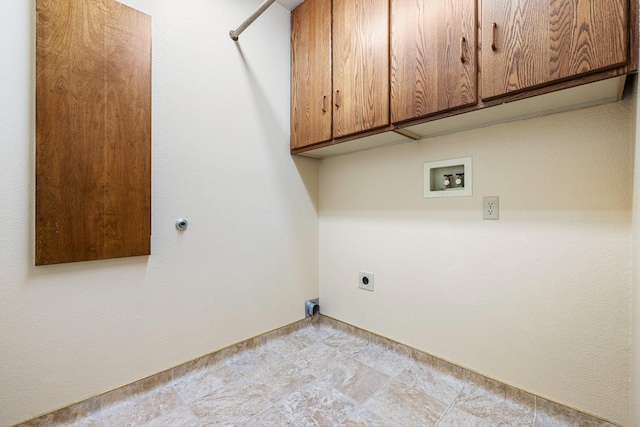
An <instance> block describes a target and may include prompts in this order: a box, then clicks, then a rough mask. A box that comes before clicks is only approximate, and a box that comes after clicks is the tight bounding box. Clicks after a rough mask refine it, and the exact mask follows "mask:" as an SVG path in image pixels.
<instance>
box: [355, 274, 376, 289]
mask: <svg viewBox="0 0 640 427" xmlns="http://www.w3.org/2000/svg"><path fill="white" fill-rule="evenodd" d="M358 287H359V288H360V289H366V290H367V291H372V292H373V273H369V272H367V271H358Z"/></svg>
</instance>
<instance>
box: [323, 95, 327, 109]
mask: <svg viewBox="0 0 640 427" xmlns="http://www.w3.org/2000/svg"><path fill="white" fill-rule="evenodd" d="M322 112H323V113H326V112H327V97H326V95H325V96H323V97H322Z"/></svg>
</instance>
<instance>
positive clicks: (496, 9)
mask: <svg viewBox="0 0 640 427" xmlns="http://www.w3.org/2000/svg"><path fill="white" fill-rule="evenodd" d="M628 9H629V1H628V0H510V1H504V0H482V23H481V32H482V46H481V51H482V54H481V56H482V68H481V74H482V80H481V81H482V87H481V94H482V98H485V99H486V98H491V97H494V96H498V95H502V94H505V93H509V92H513V91H518V90H521V89H527V88H531V87H534V86H538V85H542V84H545V83H549V82H552V81H555V80H559V79H565V78H568V77H573V76H578V75H581V74H585V73H589V72H592V71H597V70H601V69H606V68H613V67H616V66H619V65H622V64H624V63H625V62H626V60H627V38H628V37H627V31H628Z"/></svg>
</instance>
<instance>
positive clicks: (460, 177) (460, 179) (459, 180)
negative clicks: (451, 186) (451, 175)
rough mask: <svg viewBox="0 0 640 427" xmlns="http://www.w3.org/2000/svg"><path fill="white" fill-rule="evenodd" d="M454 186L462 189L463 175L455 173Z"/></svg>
mask: <svg viewBox="0 0 640 427" xmlns="http://www.w3.org/2000/svg"><path fill="white" fill-rule="evenodd" d="M455 183H456V186H458V187H464V173H457V174H456V181H455Z"/></svg>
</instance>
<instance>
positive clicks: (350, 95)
mask: <svg viewBox="0 0 640 427" xmlns="http://www.w3.org/2000/svg"><path fill="white" fill-rule="evenodd" d="M333 90H334V99H333V101H334V118H333V135H334V137H340V136H344V135H350V134H353V133H357V132H361V131H365V130H370V129H375V128H379V127H383V126H386V125H388V124H389V0H334V2H333Z"/></svg>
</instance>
